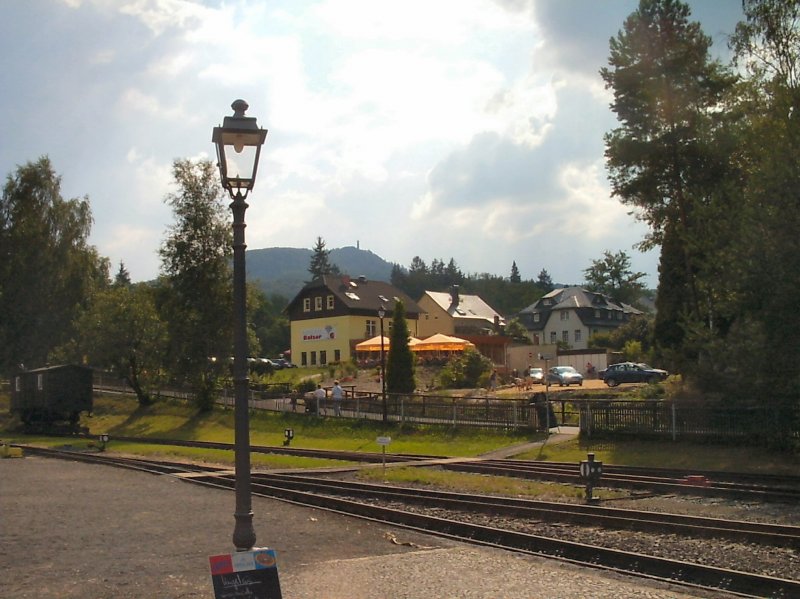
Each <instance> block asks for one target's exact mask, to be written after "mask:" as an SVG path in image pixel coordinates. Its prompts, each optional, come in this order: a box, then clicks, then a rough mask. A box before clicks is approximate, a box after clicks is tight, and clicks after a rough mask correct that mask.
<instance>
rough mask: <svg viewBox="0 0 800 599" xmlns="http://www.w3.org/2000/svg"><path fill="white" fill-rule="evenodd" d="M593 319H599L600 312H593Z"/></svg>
mask: <svg viewBox="0 0 800 599" xmlns="http://www.w3.org/2000/svg"><path fill="white" fill-rule="evenodd" d="M594 317H595V318H600V310H595V311H594Z"/></svg>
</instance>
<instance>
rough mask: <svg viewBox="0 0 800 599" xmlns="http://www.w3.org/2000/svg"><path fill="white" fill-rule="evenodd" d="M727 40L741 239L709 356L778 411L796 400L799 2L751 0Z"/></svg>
mask: <svg viewBox="0 0 800 599" xmlns="http://www.w3.org/2000/svg"><path fill="white" fill-rule="evenodd" d="M742 5H743V9H744V13H745V21H744V22H742V23H740V24H739V25H738V26H737V29H736V34H735V35H734V37H733V39H732V42H731V45H732V47H733V49H734V50H735V52H736V61H737V63H738V64H739V66H744V67H745V68H746V71H747V73H748V74H749V76H750V78H749V80H748V81H746V82H744V83H743V84H742V85H741V86H740V88H739V95H738V97H737V100H738V105H737V108H738V110H739V111H740V112H742V113H743V114H745V115H746V118H743V119H742V121H743V122H744V123H745V125H746V126H745V127H743V129H744V130H743V133H742V135H741V137H740V140H739V141H740V143H739V145H738V147H737V149H738V150H739V152H738V153H737V154H736V155H735V156H734V158H735V160H736V161H737V162H738V164H739V166H740V168H741V170H742V172H743V177H742V182H741V186H742V190H743V193H742V197H741V202H740V204H739V207H738V208H739V209H738V210H737V212H736V215H737V217H738V218H739V221H738V224H739V226H738V229H737V231H736V233H737V236H736V239H737V243H736V244H732V246H733V247H732V248H731V257H730V260H729V262H728V263H726V264H725V267H726V268H724V269H723V270H722V271H721V273H720V275H721V276H720V277H719V278H718V280H717V281H716V283H717V285H718V287H721V288H722V290H723V291H724V292H725V293H724V295H722V296H721V298H722V300H723V301H724V304H723V307H724V308H725V316H726V321H724V323H723V324H725V325H726V326H727V330H726V331H725V332H726V333H727V334H726V335H725V338H724V343H714V344H712V345H711V351H709V362H710V363H711V364H714V365H715V366H716V367H717V368H718V370H719V373H720V374H721V375H722V374H724V376H720V377H719V379H720V380H721V381H722V384H723V385H724V388H725V389H726V390H729V392H730V393H732V394H739V395H740V396H742V397H743V398H747V397H748V396H752V395H753V394H754V393H755V392H757V391H758V390H759V389H760V388H761V387H763V386H764V385H767V384H769V388H770V398H771V401H773V404H774V405H775V406H776V407H777V406H780V405H781V404H783V405H785V406H793V407H794V409H795V412H796V408H797V406H798V398H799V397H800V374H798V371H797V363H798V361H800V347H798V344H797V339H798V338H799V337H800V314H798V311H797V308H796V305H797V294H798V289H800V258H798V256H800V239H799V238H798V235H797V231H798V230H800V80H799V79H798V77H800V27H799V25H798V23H800V5H798V3H797V2H796V1H793V0H745V1H744V2H743V3H742ZM786 373H792V374H791V375H790V376H787V375H786Z"/></svg>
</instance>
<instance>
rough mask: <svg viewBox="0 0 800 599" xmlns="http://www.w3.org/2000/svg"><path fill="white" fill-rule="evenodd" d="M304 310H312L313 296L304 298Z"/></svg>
mask: <svg viewBox="0 0 800 599" xmlns="http://www.w3.org/2000/svg"><path fill="white" fill-rule="evenodd" d="M303 312H311V298H310V297H306V298H304V299H303Z"/></svg>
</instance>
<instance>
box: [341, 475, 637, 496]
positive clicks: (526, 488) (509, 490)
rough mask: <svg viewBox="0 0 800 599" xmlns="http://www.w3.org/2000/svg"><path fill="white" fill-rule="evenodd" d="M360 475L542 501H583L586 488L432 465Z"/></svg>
mask: <svg viewBox="0 0 800 599" xmlns="http://www.w3.org/2000/svg"><path fill="white" fill-rule="evenodd" d="M356 478H357V479H358V480H362V481H366V482H382V481H386V482H391V483H395V484H397V485H403V486H417V487H426V488H427V487H430V488H432V489H436V490H445V491H453V492H461V493H475V494H480V495H505V496H512V497H522V498H536V499H538V500H540V501H560V502H582V501H583V499H584V497H585V491H586V490H585V488H584V487H581V486H575V485H565V484H557V483H547V482H537V481H529V480H524V479H519V478H511V477H503V476H485V475H481V474H466V473H462V472H449V471H447V470H439V469H431V468H426V469H421V468H388V469H387V470H386V472H383V470H382V469H380V468H378V467H374V468H370V469H364V470H360V471H359V472H358V473H357V474H356ZM594 495H595V497H599V498H602V499H612V498H617V497H623V496H627V493H626V492H622V491H613V490H609V489H596V490H595V492H594Z"/></svg>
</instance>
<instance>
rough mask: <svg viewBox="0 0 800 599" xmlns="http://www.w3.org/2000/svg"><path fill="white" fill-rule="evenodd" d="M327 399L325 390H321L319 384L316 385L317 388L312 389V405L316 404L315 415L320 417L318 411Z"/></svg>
mask: <svg viewBox="0 0 800 599" xmlns="http://www.w3.org/2000/svg"><path fill="white" fill-rule="evenodd" d="M326 397H327V393H325V389H323V388H322V385H321V384H319V383H318V384H317V388H316V389H314V403H316V404H317V405H316V412H317V415H320V414H321V413H322V412H320V410H321V409H322V408H323V406H324V405H325V398H326Z"/></svg>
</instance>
